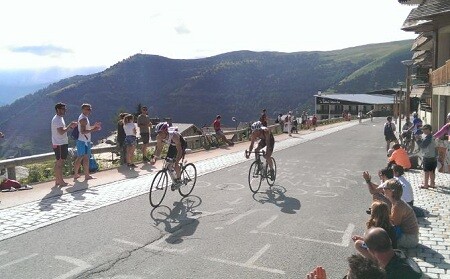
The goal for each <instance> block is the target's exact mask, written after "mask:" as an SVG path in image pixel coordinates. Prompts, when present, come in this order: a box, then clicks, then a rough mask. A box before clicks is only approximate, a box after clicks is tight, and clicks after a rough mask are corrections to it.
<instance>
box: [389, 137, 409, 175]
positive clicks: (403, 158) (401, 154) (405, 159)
mask: <svg viewBox="0 0 450 279" xmlns="http://www.w3.org/2000/svg"><path fill="white" fill-rule="evenodd" d="M392 148H393V149H394V151H393V152H392V155H391V156H390V157H389V158H388V163H389V164H390V165H392V164H395V165H400V166H402V167H403V169H405V170H409V169H410V168H411V160H410V159H409V155H408V152H407V151H406V149H404V148H402V146H401V145H400V144H399V143H396V144H394V145H393V146H392Z"/></svg>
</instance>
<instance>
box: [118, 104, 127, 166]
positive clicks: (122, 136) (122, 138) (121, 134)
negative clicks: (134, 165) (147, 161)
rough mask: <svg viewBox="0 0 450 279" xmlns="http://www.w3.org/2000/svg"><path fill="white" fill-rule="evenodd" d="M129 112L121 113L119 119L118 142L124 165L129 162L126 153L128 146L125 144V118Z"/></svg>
mask: <svg viewBox="0 0 450 279" xmlns="http://www.w3.org/2000/svg"><path fill="white" fill-rule="evenodd" d="M127 114H128V113H126V112H122V113H120V114H119V121H117V144H118V147H119V153H120V164H121V165H123V164H125V163H126V162H127V159H126V156H127V155H126V154H127V147H126V146H125V136H126V135H125V130H124V129H123V124H124V123H123V119H124V118H125V116H126V115H127Z"/></svg>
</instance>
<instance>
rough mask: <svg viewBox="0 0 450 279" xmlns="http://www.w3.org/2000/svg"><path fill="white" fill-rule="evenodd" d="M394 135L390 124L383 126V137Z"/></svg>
mask: <svg viewBox="0 0 450 279" xmlns="http://www.w3.org/2000/svg"><path fill="white" fill-rule="evenodd" d="M393 134H394V131H393V130H392V124H391V123H386V124H385V125H384V135H385V136H392V135H393Z"/></svg>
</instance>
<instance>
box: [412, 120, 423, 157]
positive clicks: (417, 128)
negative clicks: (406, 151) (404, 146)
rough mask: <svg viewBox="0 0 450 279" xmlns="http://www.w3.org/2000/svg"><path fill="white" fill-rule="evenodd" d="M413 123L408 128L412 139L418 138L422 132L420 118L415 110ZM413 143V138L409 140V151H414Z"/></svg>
mask: <svg viewBox="0 0 450 279" xmlns="http://www.w3.org/2000/svg"><path fill="white" fill-rule="evenodd" d="M412 123H413V125H412V126H411V128H410V131H412V133H413V136H414V139H416V140H417V139H419V138H420V137H421V136H422V134H423V132H422V129H421V128H422V124H423V122H422V119H420V118H419V114H417V112H413V122H412ZM414 145H415V141H414V140H413V141H412V142H411V151H414Z"/></svg>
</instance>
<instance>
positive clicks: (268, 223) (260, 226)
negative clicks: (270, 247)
mask: <svg viewBox="0 0 450 279" xmlns="http://www.w3.org/2000/svg"><path fill="white" fill-rule="evenodd" d="M277 218H278V215H273V216H272V217H270V218H269V219H268V220H267V221H265V222H262V223H261V224H259V226H258V227H257V228H258V229H264V228H265V227H267V226H268V225H270V223H272V222H273V221H275V220H276V219H277Z"/></svg>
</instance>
